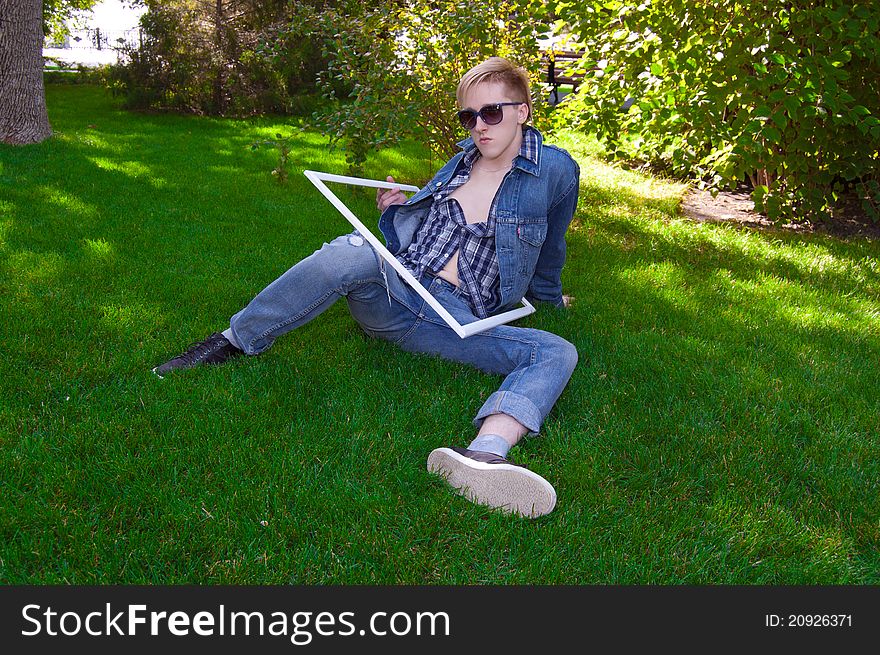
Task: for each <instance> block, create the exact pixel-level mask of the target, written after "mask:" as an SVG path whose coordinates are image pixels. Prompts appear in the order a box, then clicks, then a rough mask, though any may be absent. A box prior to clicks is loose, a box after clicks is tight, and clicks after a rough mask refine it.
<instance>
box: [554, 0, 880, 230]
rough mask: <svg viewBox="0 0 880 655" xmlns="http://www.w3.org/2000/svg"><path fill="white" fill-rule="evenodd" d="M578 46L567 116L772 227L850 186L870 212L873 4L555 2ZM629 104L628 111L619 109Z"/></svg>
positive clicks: (877, 92)
mask: <svg viewBox="0 0 880 655" xmlns="http://www.w3.org/2000/svg"><path fill="white" fill-rule="evenodd" d="M554 8H555V10H556V11H557V12H558V13H560V14H565V15H566V16H567V17H568V19H569V21H570V23H571V27H572V29H573V31H574V32H575V33H576V34H577V35H578V38H579V40H580V43H581V44H582V46H583V47H584V48H585V50H586V55H585V57H584V59H583V61H582V71H583V72H585V73H586V75H587V80H586V83H585V84H583V85H582V86H581V88H580V89H579V92H578V94H577V96H576V98H575V99H574V101H573V102H569V103H566V104H567V110H568V112H569V115H570V116H571V117H572V118H573V119H574V118H576V119H578V120H579V122H580V123H581V124H586V125H588V126H589V128H590V129H594V130H596V131H597V132H598V133H599V135H600V136H601V137H602V138H603V139H604V140H605V141H606V142H607V145H608V146H610V147H609V150H611V151H614V150H617V151H618V152H620V151H621V149H622V147H623V145H624V144H625V143H626V142H627V141H628V142H629V143H630V145H631V147H632V148H634V149H635V150H636V151H637V152H638V153H639V155H640V156H642V157H644V158H646V159H647V160H649V161H651V162H652V163H654V164H655V165H659V166H661V167H663V168H665V169H666V170H668V171H670V172H672V173H674V174H678V175H684V174H692V175H695V176H696V177H697V178H698V179H699V180H700V182H701V184H702V185H703V186H706V187H710V188H718V187H722V186H725V185H734V184H736V183H737V182H739V181H743V180H746V179H749V180H751V182H752V184H753V187H754V193H753V198H754V199H755V201H756V203H757V206H758V207H759V208H760V209H763V210H764V211H765V212H766V213H767V214H768V215H769V216H770V217H772V218H774V219H783V218H785V219H795V220H797V219H802V218H811V219H816V218H826V217H827V216H828V212H829V208H830V207H831V206H832V205H833V203H834V202H835V200H836V199H837V196H838V194H839V193H840V192H841V191H844V190H848V189H850V188H855V189H856V190H857V191H858V193H859V195H860V197H861V198H862V199H863V206H864V208H865V210H866V211H867V212H868V213H869V214H870V215H871V216H872V217H874V218H875V220H876V219H877V218H878V202H880V159H878V144H880V9H878V5H877V4H876V3H875V2H873V1H867V0H823V1H822V2H813V1H812V0H811V1H810V2H806V1H804V0H800V1H797V2H790V1H785V2H783V1H781V0H768V1H767V2H764V3H759V4H755V3H745V2H740V1H738V0H720V1H718V2H711V3H710V2H703V1H700V0H666V1H664V2H656V1H655V0H643V1H642V2H641V3H640V4H634V3H632V4H631V3H626V2H623V1H622V0H605V1H604V2H602V3H601V4H600V3H572V2H556V3H554ZM627 99H630V101H631V102H632V101H633V100H634V104H632V108H631V109H629V110H628V111H624V110H622V109H621V108H622V107H623V106H624V103H625V102H626V101H627Z"/></svg>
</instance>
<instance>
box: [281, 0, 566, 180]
mask: <svg viewBox="0 0 880 655" xmlns="http://www.w3.org/2000/svg"><path fill="white" fill-rule="evenodd" d="M545 16H546V11H545V7H544V3H543V2H539V1H537V0H511V1H502V2H496V3H489V4H487V3H459V2H453V1H444V2H436V1H435V2H431V1H426V0H412V1H410V2H400V1H395V0H385V1H384V2H380V3H373V4H372V5H370V6H369V7H367V6H365V5H364V4H363V3H354V2H352V3H346V4H345V5H344V6H340V7H338V8H336V9H330V8H324V9H323V10H321V11H312V12H301V13H299V14H298V15H297V16H296V18H295V20H293V21H291V23H290V25H289V26H288V34H289V35H290V36H291V38H296V37H297V36H302V35H305V34H312V35H314V34H319V35H320V36H321V37H322V39H323V44H324V50H323V56H324V58H325V59H326V60H327V61H328V66H327V68H326V70H324V71H322V72H321V73H320V74H319V87H320V88H321V90H322V91H323V93H324V95H325V97H326V99H327V101H328V107H329V109H328V110H327V111H324V112H321V113H318V114H316V116H315V118H316V122H317V124H318V126H319V127H320V128H321V129H322V131H324V133H325V134H328V135H329V136H330V137H331V138H332V140H333V141H334V142H335V143H341V144H343V145H344V148H345V152H346V159H347V162H348V165H349V170H350V172H352V173H355V174H357V173H359V172H360V171H362V170H363V165H364V163H365V162H366V160H367V156H368V155H369V154H370V153H371V152H373V151H375V150H378V149H380V148H383V147H386V146H388V145H392V144H395V143H398V142H399V141H400V140H401V139H403V138H414V139H416V140H418V141H419V142H421V143H425V144H426V145H428V146H429V148H430V149H431V151H432V153H433V154H434V155H435V156H437V157H439V158H440V159H441V160H445V159H447V158H448V157H449V156H450V155H452V154H453V153H455V151H456V148H455V143H456V142H457V141H459V140H461V139H462V138H464V137H465V136H466V133H465V132H463V131H462V130H461V129H460V127H458V125H457V121H456V120H455V89H456V86H457V84H458V80H459V79H460V77H461V76H462V75H463V74H464V73H465V72H466V71H467V70H468V69H469V68H471V67H472V66H473V65H474V64H476V63H478V62H479V61H481V60H483V59H485V58H487V57H489V56H492V55H498V56H506V57H510V58H511V59H513V60H515V61H516V62H517V63H519V64H520V65H522V66H524V67H525V68H526V69H527V70H528V71H529V72H530V73H531V75H532V78H533V81H534V82H536V83H539V82H540V81H541V77H542V75H541V67H542V64H541V59H540V54H539V50H538V41H537V37H538V35H539V34H540V33H541V31H542V30H543V29H544V27H543V25H544V18H545ZM537 89H540V86H538V87H537ZM537 89H536V91H537ZM535 113H536V116H535V120H536V124H538V125H539V126H540V127H544V128H546V127H547V125H548V115H549V108H548V107H547V106H546V105H544V104H542V103H540V102H536V103H535Z"/></svg>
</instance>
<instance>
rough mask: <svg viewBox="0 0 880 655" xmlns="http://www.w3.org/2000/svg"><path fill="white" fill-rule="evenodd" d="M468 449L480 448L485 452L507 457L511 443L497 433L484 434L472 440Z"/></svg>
mask: <svg viewBox="0 0 880 655" xmlns="http://www.w3.org/2000/svg"><path fill="white" fill-rule="evenodd" d="M468 450H479V451H481V452H484V453H492V454H493V455H498V456H499V457H504V458H507V453H508V451H509V450H510V444H509V443H507V439H504V438H503V437H500V436H498V435H497V434H484V435H481V436H479V437H477V438H476V439H474V440H473V441H471V443H470V445H469V446H468Z"/></svg>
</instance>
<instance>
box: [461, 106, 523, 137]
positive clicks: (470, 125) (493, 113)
mask: <svg viewBox="0 0 880 655" xmlns="http://www.w3.org/2000/svg"><path fill="white" fill-rule="evenodd" d="M523 104H525V103H524V102H496V103H495V104H494V105H483V107H481V108H480V111H474V110H473V109H462V110H461V111H460V112H458V121H459V122H460V123H461V126H462V127H463V128H464V129H466V130H472V129H474V128H475V127H476V126H477V118H478V117H479V118H482V119H483V122H484V123H485V124H486V125H498V123H500V122H501V120H502V119H503V118H504V109H503V108H504V107H508V106H512V105H523Z"/></svg>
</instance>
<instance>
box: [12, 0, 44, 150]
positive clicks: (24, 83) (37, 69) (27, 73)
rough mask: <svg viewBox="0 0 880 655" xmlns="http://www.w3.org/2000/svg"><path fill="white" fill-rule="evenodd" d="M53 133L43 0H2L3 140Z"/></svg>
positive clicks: (27, 139)
mask: <svg viewBox="0 0 880 655" xmlns="http://www.w3.org/2000/svg"><path fill="white" fill-rule="evenodd" d="M51 135H52V128H51V127H50V126H49V116H48V114H47V113H46V94H45V89H44V88H43V5H42V0H0V142H3V143H9V144H13V145H21V144H26V143H39V142H40V141H44V140H45V139H47V138H49V137H50V136H51Z"/></svg>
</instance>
